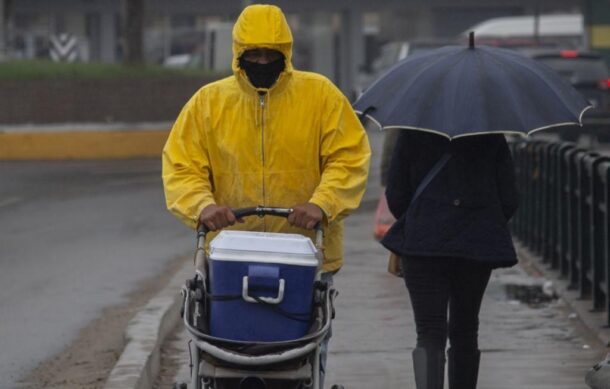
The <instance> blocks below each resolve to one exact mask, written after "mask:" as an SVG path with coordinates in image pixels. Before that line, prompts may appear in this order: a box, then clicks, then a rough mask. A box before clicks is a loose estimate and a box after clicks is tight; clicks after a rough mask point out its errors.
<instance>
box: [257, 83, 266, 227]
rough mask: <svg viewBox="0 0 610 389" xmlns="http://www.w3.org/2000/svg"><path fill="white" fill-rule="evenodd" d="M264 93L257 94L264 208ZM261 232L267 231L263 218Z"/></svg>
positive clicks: (264, 203) (264, 202)
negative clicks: (259, 113)
mask: <svg viewBox="0 0 610 389" xmlns="http://www.w3.org/2000/svg"><path fill="white" fill-rule="evenodd" d="M265 96H266V93H265V92H258V101H259V104H260V110H261V163H262V170H263V172H262V175H263V176H262V184H263V205H264V206H266V205H267V204H266V202H267V198H266V193H265ZM263 231H267V226H266V225H265V218H263Z"/></svg>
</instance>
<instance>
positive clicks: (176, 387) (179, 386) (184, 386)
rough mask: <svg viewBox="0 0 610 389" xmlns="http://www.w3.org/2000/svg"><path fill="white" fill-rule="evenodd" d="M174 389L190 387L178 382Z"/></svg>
mask: <svg viewBox="0 0 610 389" xmlns="http://www.w3.org/2000/svg"><path fill="white" fill-rule="evenodd" d="M173 389H188V386H187V385H186V383H184V382H176V383H175V384H174V386H173Z"/></svg>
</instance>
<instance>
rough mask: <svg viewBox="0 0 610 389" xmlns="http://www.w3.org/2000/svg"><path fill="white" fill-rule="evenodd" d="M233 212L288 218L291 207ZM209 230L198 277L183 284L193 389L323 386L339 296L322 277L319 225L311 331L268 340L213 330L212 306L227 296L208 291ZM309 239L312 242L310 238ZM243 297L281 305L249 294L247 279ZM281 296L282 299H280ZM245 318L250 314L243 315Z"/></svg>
mask: <svg viewBox="0 0 610 389" xmlns="http://www.w3.org/2000/svg"><path fill="white" fill-rule="evenodd" d="M233 212H234V214H235V216H236V218H242V217H247V216H253V215H256V216H259V217H263V216H265V215H269V216H279V217H288V215H290V213H291V212H292V210H291V209H287V208H271V207H260V206H259V207H255V208H242V209H236V210H234V211H233ZM207 232H208V231H207V229H206V228H205V226H202V227H200V228H199V230H198V233H197V251H196V254H195V276H194V278H192V279H188V280H187V282H186V284H185V285H184V286H183V288H182V297H183V307H182V312H181V314H182V317H183V320H184V325H185V327H186V329H187V331H188V332H189V333H190V336H191V340H190V341H189V353H190V358H191V361H190V368H191V383H190V386H188V387H189V389H232V388H236V389H272V388H294V389H320V382H319V380H320V346H321V344H322V342H323V341H324V339H325V337H327V335H328V333H329V331H330V326H331V321H332V319H333V318H334V308H333V300H334V298H335V296H336V294H337V292H336V291H335V290H334V289H332V288H329V287H328V285H327V284H326V283H324V282H322V281H321V271H320V269H321V264H322V258H323V254H322V240H323V233H322V229H321V227H319V225H318V226H316V239H315V240H316V242H315V258H316V259H317V266H316V267H315V279H314V285H313V297H312V302H311V304H312V305H311V314H310V315H309V317H308V319H307V322H308V324H305V325H306V328H308V331H306V334H305V335H304V336H302V337H299V338H297V339H289V340H281V341H264V342H260V341H244V340H233V339H227V338H224V337H218V336H213V335H212V334H211V331H210V317H209V316H210V315H209V314H210V306H211V304H213V301H214V299H222V298H226V296H215V295H213V294H212V293H211V290H210V280H209V274H210V273H209V266H210V264H209V262H210V261H209V258H208V257H207V254H206V250H205V239H206V234H207ZM278 235H279V234H278ZM297 236H300V235H297ZM302 238H304V237H302ZM307 240H308V239H307ZM308 242H309V244H310V245H311V241H309V240H308ZM314 263H315V262H314ZM245 278H247V277H244V279H245ZM281 281H283V280H281ZM280 289H281V290H280V291H279V292H278V293H277V294H278V296H280V294H283V285H280ZM233 298H235V297H233ZM241 298H242V296H241V295H240V296H238V297H237V299H240V302H239V303H240V304H242V303H243V302H241ZM243 299H244V300H246V301H249V303H253V304H261V305H262V306H265V307H269V308H271V309H273V308H276V309H277V305H273V304H277V303H278V301H277V300H278V298H276V299H274V298H272V297H254V298H252V297H250V296H249V295H248V286H247V283H245V286H244V291H243ZM274 300H276V301H274ZM279 300H280V301H281V298H279ZM257 309H258V307H257ZM240 318H241V316H240ZM242 320H248V318H247V317H243V318H242ZM177 387H180V388H185V387H186V385H184V384H183V385H180V386H177ZM332 388H333V389H342V388H343V386H341V385H333V386H332Z"/></svg>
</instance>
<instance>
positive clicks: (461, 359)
mask: <svg viewBox="0 0 610 389" xmlns="http://www.w3.org/2000/svg"><path fill="white" fill-rule="evenodd" d="M447 354H448V355H449V367H448V368H449V372H448V373H449V374H448V375H449V389H476V387H477V379H478V377H479V362H480V361H481V351H479V350H472V351H459V350H458V351H456V350H452V349H449V351H448V352H447Z"/></svg>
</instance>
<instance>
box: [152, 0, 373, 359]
mask: <svg viewBox="0 0 610 389" xmlns="http://www.w3.org/2000/svg"><path fill="white" fill-rule="evenodd" d="M292 42H293V40H292V33H291V31H290V27H289V26H288V23H287V22H286V19H285V17H284V14H283V13H282V11H281V10H280V9H279V8H278V7H276V6H271V5H251V6H248V7H246V8H245V9H244V10H243V12H242V13H241V15H240V16H239V18H238V20H237V22H236V23H235V26H234V28H233V63H232V68H233V75H232V76H230V77H227V78H225V79H222V80H219V81H217V82H213V83H211V84H208V85H206V86H204V87H202V88H201V89H199V90H198V91H197V92H196V93H195V95H194V96H193V97H192V98H191V99H190V100H189V101H188V102H187V103H186V105H185V107H184V108H183V110H182V112H181V113H180V115H179V116H178V119H177V120H176V122H175V124H174V126H173V128H172V131H171V133H170V135H169V138H168V140H167V143H166V145H165V147H164V149H163V183H164V187H165V196H166V203H167V207H168V209H169V210H170V211H171V212H172V213H173V214H174V215H176V216H177V217H178V218H179V219H181V220H182V221H183V222H184V223H186V224H187V225H188V226H190V227H193V228H196V227H197V226H198V225H199V224H200V223H203V224H205V225H206V226H207V227H208V228H209V229H210V230H212V231H216V230H219V229H222V228H225V227H229V228H230V226H233V225H234V224H235V222H236V219H235V215H233V213H232V212H231V208H241V207H250V206H257V205H264V206H275V207H285V208H292V209H293V210H294V211H293V212H292V214H291V215H290V216H289V217H288V219H284V218H274V217H265V218H262V219H259V218H248V219H245V221H244V223H245V224H243V225H240V226H236V227H239V229H242V230H251V231H271V232H293V233H301V234H307V235H309V236H311V237H313V233H312V231H311V229H312V228H313V227H314V225H315V224H316V223H317V222H322V223H323V226H324V229H325V251H324V255H325V258H324V263H323V267H322V270H323V272H325V274H324V275H323V279H326V280H327V281H332V277H331V275H332V274H333V273H335V272H336V271H337V270H339V268H340V267H341V265H342V263H343V258H342V257H343V247H342V245H343V222H342V220H343V219H344V218H345V217H346V216H347V215H348V214H349V212H350V211H352V210H354V209H355V208H357V207H358V205H359V203H360V200H361V198H362V195H363V193H364V189H365V184H366V179H367V175H368V167H369V159H370V147H369V144H368V139H367V136H366V133H365V131H364V129H363V128H362V125H361V124H360V121H359V120H358V118H357V117H356V115H355V113H354V112H353V110H352V108H351V105H350V103H349V102H348V100H347V99H346V98H345V96H344V95H343V94H342V93H341V92H340V91H339V90H338V89H337V88H336V87H335V86H334V85H333V84H332V82H330V81H329V80H328V79H326V78H325V77H323V76H321V75H318V74H315V73H310V72H303V71H297V70H295V69H294V68H293V67H292V62H291V57H292ZM304 229H308V230H307V231H306V230H304ZM323 359H324V358H323Z"/></svg>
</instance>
